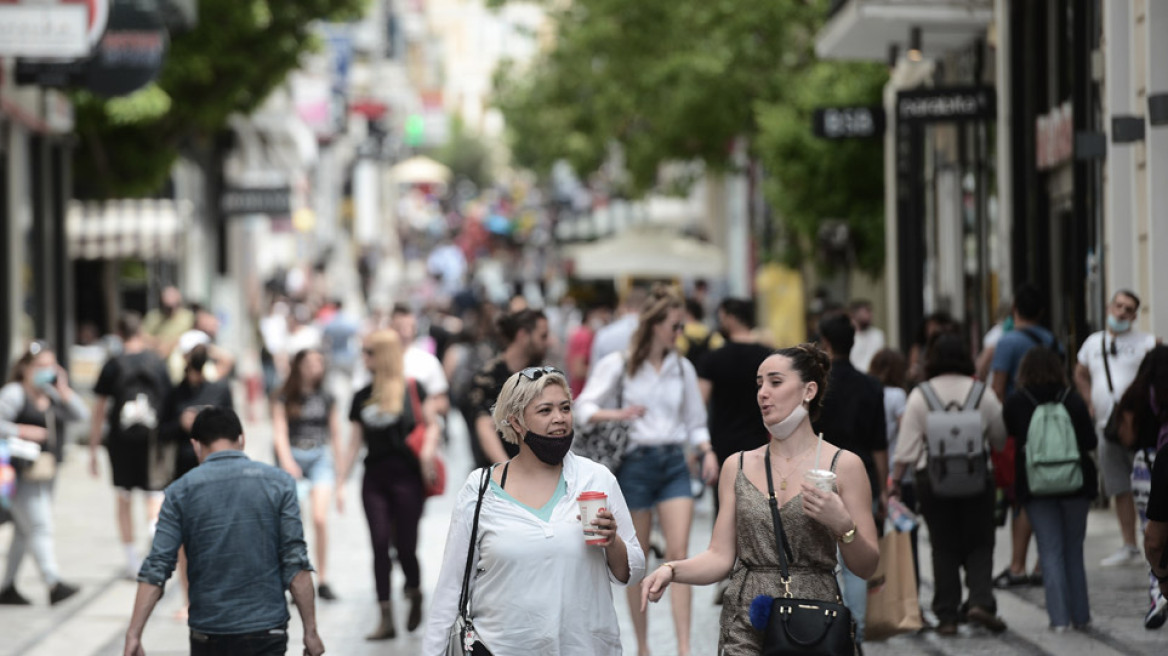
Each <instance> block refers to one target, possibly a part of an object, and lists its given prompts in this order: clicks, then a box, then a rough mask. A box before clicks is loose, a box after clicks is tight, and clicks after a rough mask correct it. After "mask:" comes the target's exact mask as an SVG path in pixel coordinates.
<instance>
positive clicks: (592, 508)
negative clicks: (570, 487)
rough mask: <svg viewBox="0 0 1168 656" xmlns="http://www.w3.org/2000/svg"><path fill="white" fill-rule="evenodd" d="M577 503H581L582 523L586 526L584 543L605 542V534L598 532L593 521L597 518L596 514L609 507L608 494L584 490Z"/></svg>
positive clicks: (599, 543)
mask: <svg viewBox="0 0 1168 656" xmlns="http://www.w3.org/2000/svg"><path fill="white" fill-rule="evenodd" d="M576 503H578V504H580V524H581V525H583V527H584V544H592V545H602V544H604V542H605V538H604V536H602V535H600V534H599V533H597V532H596V527H594V526H593V525H592V522H594V521H595V520H596V515H597V514H598V513H600V511H601V510H604V509H605V508H607V507H608V495H607V494H605V493H604V492H583V493H581V494H580V496H578V497H576Z"/></svg>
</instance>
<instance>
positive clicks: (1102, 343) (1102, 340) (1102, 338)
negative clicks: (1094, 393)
mask: <svg viewBox="0 0 1168 656" xmlns="http://www.w3.org/2000/svg"><path fill="white" fill-rule="evenodd" d="M1099 348H1100V350H1102V351H1103V373H1105V374H1107V391H1108V392H1111V395H1112V396H1115V386H1114V385H1112V384H1111V365H1110V364H1108V363H1107V332H1106V331H1104V332H1103V333H1101V334H1100V335H1099ZM1113 400H1114V399H1113Z"/></svg>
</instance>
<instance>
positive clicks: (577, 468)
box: [423, 367, 645, 656]
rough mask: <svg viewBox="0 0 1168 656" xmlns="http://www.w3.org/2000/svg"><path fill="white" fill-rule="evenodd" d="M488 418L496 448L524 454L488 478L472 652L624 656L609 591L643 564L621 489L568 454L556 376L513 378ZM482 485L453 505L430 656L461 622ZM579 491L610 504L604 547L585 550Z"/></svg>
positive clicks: (568, 411) (568, 434) (567, 403)
mask: <svg viewBox="0 0 1168 656" xmlns="http://www.w3.org/2000/svg"><path fill="white" fill-rule="evenodd" d="M493 419H494V422H495V426H496V428H497V429H498V430H499V433H500V435H501V436H502V438H503V439H504V440H506V441H507V442H510V443H511V444H518V445H519V455H517V456H515V457H514V458H513V459H511V460H510V461H508V462H505V463H502V464H498V465H494V466H493V467H492V470H491V481H490V483H489V489H488V490H487V491H486V493H485V494H484V495H483V505H482V511H481V515H480V517H479V527H478V538H477V546H476V549H475V558H474V566H473V569H472V571H473V572H474V579H473V580H472V581H471V584H470V603H469V605H468V607H469V613H470V616H471V618H472V619H473V622H474V627H475V631H476V633H477V634H478V638H479V642H480V643H481V644H480V645H479V646H477V647H476V651H474V652H473V653H474V654H476V655H477V654H482V653H491V654H496V655H499V656H507V655H510V654H541V655H545V654H546V655H549V656H593V655H616V654H620V653H621V641H620V629H619V622H618V621H617V617H616V610H615V608H614V607H613V601H612V586H611V584H612V583H616V584H618V585H629V584H630V583H632V584H635V583H637V582H638V581H640V579H641V577H642V576H643V575H644V573H645V553H644V551H643V550H642V549H641V545H640V544H638V542H637V537H636V533H635V532H634V530H633V524H632V520H631V519H630V516H629V511H628V508H627V506H626V505H625V500H624V497H623V496H622V495H621V491H620V487H619V486H618V485H617V482H616V478H615V477H613V475H612V473H610V472H609V471H608V470H607V469H605V468H604V467H603V466H602V465H599V464H597V463H595V462H593V461H591V460H588V459H587V458H582V457H579V456H577V455H575V454H573V453H571V452H570V451H569V449H570V448H571V444H572V435H573V430H572V427H573V424H572V397H571V395H570V392H569V388H568V381H567V379H566V378H565V377H564V374H563V373H562V372H560V371H559V370H557V369H554V368H552V367H529V368H527V369H524V370H522V371H520V372H518V373H516V374H513V375H512V376H511V377H510V378H509V379H507V382H506V383H504V384H503V389H502V391H501V392H500V393H499V398H498V400H497V402H496V404H495V410H494V416H493ZM481 475H482V470H481V469H480V470H476V471H474V472H472V473H471V475H470V476H469V477H468V478H467V480H466V483H465V484H464V485H463V487H462V490H460V491H459V495H458V500H457V502H456V503H455V508H454V512H453V515H452V517H451V520H450V531H449V533H448V535H447V538H446V553H445V555H444V556H443V561H442V571H441V573H440V574H439V576H438V586H437V589H436V590H435V592H434V605H433V606H432V607H431V609H430V614H429V619H428V622H427V625H426V637H425V642H424V643H423V654H426V655H427V656H439V655H441V654H445V653H446V651H445V650H446V640H447V636H448V634H449V632H450V629H451V627H452V626H453V625H454V622H455V619H456V618H457V616H458V602H459V596H460V592H461V589H462V579H463V574H464V571H465V570H464V568H465V566H466V558H467V552H468V549H469V548H470V546H471V545H470V534H471V526H472V522H473V519H474V513H475V504H476V501H477V499H478V490H479V481H480V480H481V478H480V477H481ZM582 492H603V493H604V494H606V495H608V508H607V510H602V511H600V512H599V513H597V520H596V521H595V522H593V524H594V526H595V530H596V531H597V533H599V535H600V536H602V537H603V538H605V540H606V541H605V543H604V544H603V545H591V546H590V545H587V544H585V542H584V535H583V532H582V527H581V526H580V520H579V512H578V505H577V502H576V497H578V496H579V495H580V494H581V493H582ZM634 587H635V586H634ZM484 649H485V650H487V651H483V650H484Z"/></svg>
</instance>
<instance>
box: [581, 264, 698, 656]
mask: <svg viewBox="0 0 1168 656" xmlns="http://www.w3.org/2000/svg"><path fill="white" fill-rule="evenodd" d="M683 307H684V304H683V301H682V299H681V297H680V296H678V295H677V294H676V293H675V292H673V291H672V290H670V289H667V288H664V287H659V288H657V289H654V290H653V293H652V294H651V295H650V298H649V301H648V303H646V304H645V308H644V309H643V310H642V311H641V317H640V322H639V324H638V325H637V330H636V332H634V333H633V338H632V341H631V343H630V345H629V350H628V352H626V353H612V354H609V355H607V356H605V357H604V358H602V359H601V360H600V361H599V362H597V363H596V364H595V365H594V369H593V372H592V375H591V376H590V377H589V379H588V383H587V384H586V385H585V386H584V391H583V392H581V393H580V397H579V398H578V399H577V406H578V407H577V420H578V421H579V422H580V423H581V424H586V423H588V422H601V421H614V420H625V421H629V422H630V428H629V450H628V452H627V453H626V454H625V457H624V459H623V460H622V461H621V466H620V469H619V471H617V472H616V475H617V481H618V482H619V483H620V487H621V491H622V492H624V495H625V499H626V500H627V501H628V504H629V508H630V510H631V512H632V516H633V525H634V526H635V527H636V529H637V540H638V541H639V542H640V544H641V545H642V546H644V547H645V548H647V545H648V544H649V533H650V531H651V530H652V527H653V511H654V510H656V511H657V517H658V520H659V521H660V523H661V532H662V533H663V535H664V537H665V559H666V560H667V561H673V560H682V559H684V558H685V557H686V556H687V555H688V553H687V552H688V551H689V529H690V524H691V523H692V522H693V496H692V495H693V492H692V489H691V487H690V472H689V466H688V465H687V463H686V447H687V446H688V447H693V449H694V450H695V451H696V452H697V453H698V454H700V455H699V456H698V457H699V458H700V463H701V468H702V477H703V478H704V479H705V482H706V483H707V484H709V483H712V482H713V481H715V480H717V478H718V458H717V456H716V455H714V452H713V450H712V449H710V434H709V431H708V430H707V428H706V406H705V403H703V402H702V396H701V391H700V390H699V388H698V379H697V373H696V372H695V371H694V368H693V365H692V364H690V362H689V360H686V359H685V358H683V357H681V356H680V355H678V353H677V352H676V350H675V349H674V344H675V343H676V339H677V336H678V334H679V333H680V332H681V330H682V328H683V326H684V322H683V318H682V311H683ZM618 390H619V391H618ZM618 399H619V401H620V405H621V406H622V407H615V406H617V404H618V403H617V402H618ZM607 408H611V409H607ZM626 592H627V594H628V600H629V608H630V610H631V613H632V616H633V627H634V629H635V630H636V633H637V650H638V653H639V654H640V655H641V656H646V655H647V654H648V653H649V642H648V622H647V618H646V615H645V612H644V611H642V610H640V608H641V603H640V601H641V600H640V592H639V591H638V590H636V589H635V588H629V589H628V590H627V591H626ZM670 594H671V600H672V606H673V625H674V631H675V633H676V635H677V652H676V653H677V654H680V655H681V656H688V655H689V653H690V615H691V608H692V597H691V590H690V587H689V586H688V585H676V586H673V589H672V591H671V593H670Z"/></svg>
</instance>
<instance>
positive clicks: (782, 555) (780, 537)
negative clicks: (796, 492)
mask: <svg viewBox="0 0 1168 656" xmlns="http://www.w3.org/2000/svg"><path fill="white" fill-rule="evenodd" d="M763 460H764V462H765V463H766V475H767V494H768V496H769V497H770V498H769V499H768V503H770V506H771V521H772V523H773V524H774V529H775V542H777V543H778V545H779V575H780V576H781V577H782V582H783V591H784V593H785V594H786V596H787V597H788V598H790V597H791V573H790V572H789V571H788V568H787V562H788V561H790V560H795V557H794V556H793V555H792V554H791V545H790V544H788V543H787V534H786V533H785V532H784V531H783V518H782V517H780V516H779V500H778V499H776V498H775V478H774V475H773V474H771V447H770V445H767V448H766V456H764V458H763Z"/></svg>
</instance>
